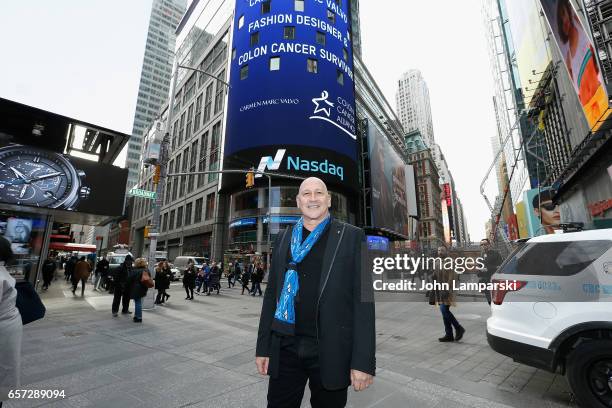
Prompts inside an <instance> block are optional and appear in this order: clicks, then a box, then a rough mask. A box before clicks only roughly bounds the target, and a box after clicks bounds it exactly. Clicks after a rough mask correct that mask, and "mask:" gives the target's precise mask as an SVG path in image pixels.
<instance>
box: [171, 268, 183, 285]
mask: <svg viewBox="0 0 612 408" xmlns="http://www.w3.org/2000/svg"><path fill="white" fill-rule="evenodd" d="M169 265H170V272H172V280H173V281H177V280H180V279H182V278H183V271H181V270H180V269H179V268H177V267H176V266H174V265H173V264H169Z"/></svg>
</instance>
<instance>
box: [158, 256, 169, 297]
mask: <svg viewBox="0 0 612 408" xmlns="http://www.w3.org/2000/svg"><path fill="white" fill-rule="evenodd" d="M170 274H171V272H170V266H169V265H168V262H167V261H161V262H160V263H158V264H157V267H156V268H155V289H157V296H156V297H155V304H156V305H161V304H163V303H164V302H165V301H166V299H167V298H169V297H170V295H168V294H167V293H166V289H168V288H169V287H170Z"/></svg>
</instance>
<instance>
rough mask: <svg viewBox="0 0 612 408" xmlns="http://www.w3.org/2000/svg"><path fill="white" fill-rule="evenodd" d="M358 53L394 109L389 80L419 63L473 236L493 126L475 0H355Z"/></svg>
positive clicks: (479, 231)
mask: <svg viewBox="0 0 612 408" xmlns="http://www.w3.org/2000/svg"><path fill="white" fill-rule="evenodd" d="M359 7H360V20H361V39H362V53H363V55H362V57H363V60H364V62H365V64H366V66H367V67H368V69H369V70H370V72H371V74H372V76H373V77H374V78H375V80H376V82H377V83H378V85H379V87H380V88H381V90H382V91H383V93H384V94H385V96H386V97H387V100H388V101H389V104H390V105H391V106H392V107H393V108H394V109H395V107H396V106H395V92H396V89H397V81H398V80H399V78H400V76H401V74H402V73H404V72H406V71H408V70H409V69H413V68H415V69H419V70H420V71H421V72H422V74H423V77H424V78H425V81H426V82H427V85H428V87H429V95H430V99H431V110H432V116H433V127H434V137H435V139H436V142H437V143H438V144H439V145H440V148H441V149H442V152H443V154H444V155H445V157H446V161H447V163H448V166H449V169H450V171H451V173H452V175H453V178H454V180H455V189H456V190H457V194H458V195H459V198H460V199H461V202H462V203H463V208H464V211H465V213H466V218H467V222H468V230H469V233H470V235H471V238H472V240H473V241H478V240H480V239H481V238H483V237H484V236H485V229H484V226H485V223H486V221H487V220H488V219H489V218H490V215H489V214H490V212H489V209H488V207H487V206H486V203H485V201H484V199H483V198H482V196H481V195H480V190H479V187H480V183H481V182H482V180H483V178H484V177H485V175H486V172H487V170H488V168H489V166H490V165H491V162H492V161H493V153H492V148H491V142H490V138H491V136H493V135H495V133H496V124H495V113H494V110H493V102H492V97H493V94H494V91H493V79H492V75H491V68H490V63H489V57H488V51H487V46H486V37H485V31H484V24H483V19H482V17H481V12H480V8H481V1H480V0H468V1H453V0H442V1H424V0H401V1H398V0H360V1H359Z"/></svg>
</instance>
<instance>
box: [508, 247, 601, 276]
mask: <svg viewBox="0 0 612 408" xmlns="http://www.w3.org/2000/svg"><path fill="white" fill-rule="evenodd" d="M610 247H612V241H604V240H601V241H594V240H592V241H568V242H538V243H526V244H525V245H523V246H521V247H519V248H518V249H517V250H516V251H515V252H514V253H513V254H512V255H511V256H510V257H509V258H508V260H507V261H506V262H505V263H504V265H502V267H501V268H500V271H499V273H504V274H516V275H548V276H571V275H575V274H577V273H578V272H580V271H582V270H583V269H584V268H586V267H588V266H589V265H590V264H591V263H593V261H595V260H596V259H597V258H599V257H600V256H602V255H603V254H604V253H605V252H606V251H607V250H608V249H610Z"/></svg>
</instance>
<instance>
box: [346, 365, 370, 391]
mask: <svg viewBox="0 0 612 408" xmlns="http://www.w3.org/2000/svg"><path fill="white" fill-rule="evenodd" d="M373 382H374V377H373V376H372V375H371V374H368V373H364V372H361V371H359V370H351V385H352V386H353V388H354V389H355V391H362V390H365V389H366V388H368V387H369V386H370V385H372V383H373Z"/></svg>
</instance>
